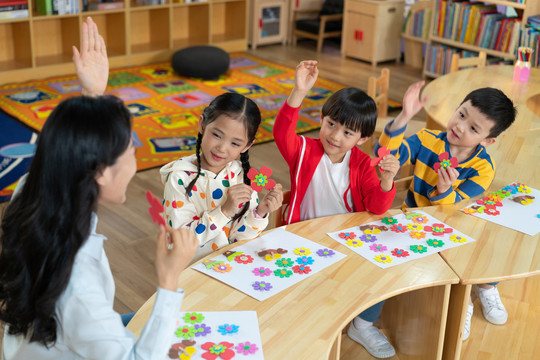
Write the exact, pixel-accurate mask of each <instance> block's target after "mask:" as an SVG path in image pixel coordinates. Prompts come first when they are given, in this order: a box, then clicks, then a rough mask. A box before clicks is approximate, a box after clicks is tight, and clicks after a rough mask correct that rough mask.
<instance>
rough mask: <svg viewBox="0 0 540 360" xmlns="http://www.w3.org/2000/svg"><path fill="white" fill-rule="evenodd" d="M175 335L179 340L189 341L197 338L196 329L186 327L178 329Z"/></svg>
mask: <svg viewBox="0 0 540 360" xmlns="http://www.w3.org/2000/svg"><path fill="white" fill-rule="evenodd" d="M174 334H175V335H176V336H177V337H179V338H184V339H189V338H192V337H194V336H195V327H193V326H190V325H184V326H182V327H179V328H178V329H176V331H175V332H174Z"/></svg>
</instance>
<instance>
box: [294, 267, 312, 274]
mask: <svg viewBox="0 0 540 360" xmlns="http://www.w3.org/2000/svg"><path fill="white" fill-rule="evenodd" d="M292 270H293V271H294V272H295V273H296V274H309V273H310V272H311V268H310V267H309V266H307V265H296V266H293V268H292Z"/></svg>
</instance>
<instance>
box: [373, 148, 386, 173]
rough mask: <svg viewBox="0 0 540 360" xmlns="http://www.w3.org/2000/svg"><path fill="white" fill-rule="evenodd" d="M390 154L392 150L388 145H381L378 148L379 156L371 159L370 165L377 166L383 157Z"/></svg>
mask: <svg viewBox="0 0 540 360" xmlns="http://www.w3.org/2000/svg"><path fill="white" fill-rule="evenodd" d="M389 154H390V150H389V149H388V148H387V147H386V146H381V147H380V148H379V149H378V150H377V157H376V158H373V159H371V161H370V162H369V165H371V166H376V165H378V164H379V163H380V162H381V160H382V158H383V157H385V156H386V155H389ZM379 170H380V171H381V172H383V171H384V170H383V169H381V168H379Z"/></svg>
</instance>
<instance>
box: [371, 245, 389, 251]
mask: <svg viewBox="0 0 540 360" xmlns="http://www.w3.org/2000/svg"><path fill="white" fill-rule="evenodd" d="M369 250H373V251H375V252H383V251H386V250H387V248H386V246H384V245H383V244H371V245H370V246H369Z"/></svg>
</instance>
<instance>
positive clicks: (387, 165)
mask: <svg viewBox="0 0 540 360" xmlns="http://www.w3.org/2000/svg"><path fill="white" fill-rule="evenodd" d="M379 167H380V168H381V169H382V170H384V171H381V188H382V189H383V191H390V190H392V187H393V186H394V178H395V177H396V174H397V172H398V170H399V160H398V159H396V157H395V156H394V155H385V156H384V157H383V158H382V160H381V161H380V162H379Z"/></svg>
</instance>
